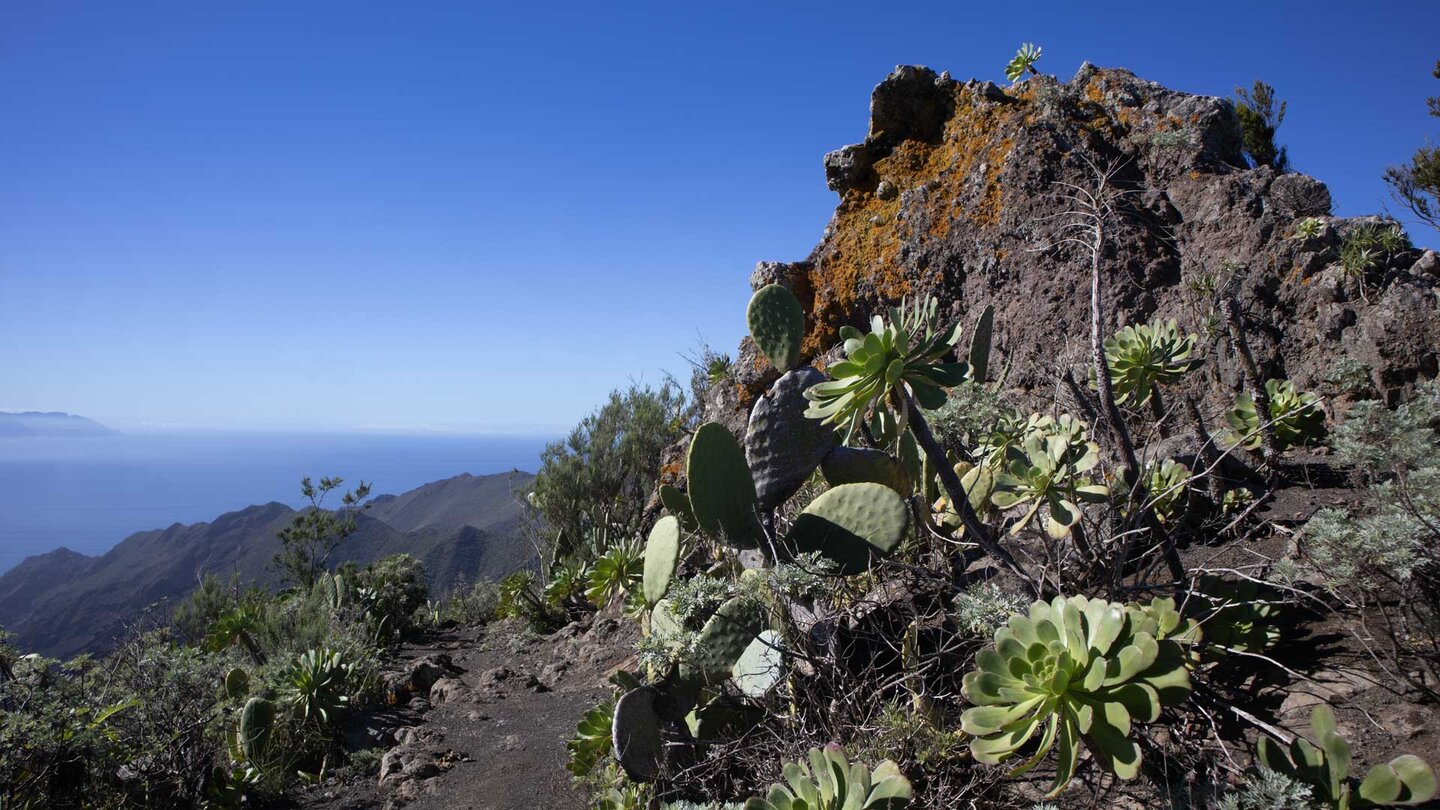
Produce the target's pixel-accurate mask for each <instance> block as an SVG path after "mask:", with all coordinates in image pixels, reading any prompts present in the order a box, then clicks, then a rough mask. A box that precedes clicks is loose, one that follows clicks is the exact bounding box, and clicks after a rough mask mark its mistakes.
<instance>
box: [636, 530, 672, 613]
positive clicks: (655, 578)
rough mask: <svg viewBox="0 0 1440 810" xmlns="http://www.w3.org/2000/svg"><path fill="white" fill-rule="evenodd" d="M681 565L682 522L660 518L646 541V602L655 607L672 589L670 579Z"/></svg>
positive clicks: (644, 583)
mask: <svg viewBox="0 0 1440 810" xmlns="http://www.w3.org/2000/svg"><path fill="white" fill-rule="evenodd" d="M679 563H680V521H679V520H678V519H677V518H676V517H675V516H674V515H670V516H667V517H663V518H660V519H659V520H657V521H655V525H654V527H652V528H651V529H650V538H649V539H648V540H646V541H645V573H644V582H643V585H644V588H645V601H646V603H648V604H651V605H654V604H655V603H657V602H659V601H660V600H661V599H662V598H664V596H665V592H666V591H667V590H669V589H670V578H671V577H673V576H675V566H676V565H679Z"/></svg>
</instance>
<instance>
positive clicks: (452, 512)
mask: <svg viewBox="0 0 1440 810" xmlns="http://www.w3.org/2000/svg"><path fill="white" fill-rule="evenodd" d="M533 480H535V476H533V475H531V474H530V473H527V472H520V471H518V470H517V471H515V472H513V473H511V474H510V475H478V476H477V475H470V474H468V473H466V474H464V475H457V476H455V477H454V478H446V479H445V480H444V481H435V482H434V483H430V484H426V485H425V486H423V487H420V488H419V489H412V490H410V491H409V492H406V493H404V494H403V495H381V496H379V497H377V498H374V499H372V500H371V501H370V508H369V509H368V510H366V514H368V515H370V517H373V518H375V519H376V520H380V521H383V522H385V523H388V524H390V525H391V526H393V527H394V528H396V529H399V530H400V531H402V532H412V531H415V530H416V529H429V528H459V527H461V526H474V527H475V528H477V529H490V528H492V527H494V526H497V525H500V523H503V522H505V521H508V520H510V519H511V517H512V516H513V514H514V510H513V507H514V506H515V504H514V499H515V498H516V497H517V496H516V495H515V491H517V490H520V489H523V488H524V487H525V486H526V485H528V484H529V483H530V482H531V481H533Z"/></svg>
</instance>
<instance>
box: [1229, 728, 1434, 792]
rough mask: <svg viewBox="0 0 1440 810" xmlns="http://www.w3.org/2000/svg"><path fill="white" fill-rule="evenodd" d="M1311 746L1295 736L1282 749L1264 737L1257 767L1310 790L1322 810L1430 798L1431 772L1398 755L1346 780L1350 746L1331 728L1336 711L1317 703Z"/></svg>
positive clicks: (1413, 758)
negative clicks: (1356, 778) (1354, 780)
mask: <svg viewBox="0 0 1440 810" xmlns="http://www.w3.org/2000/svg"><path fill="white" fill-rule="evenodd" d="M1310 732H1311V734H1312V735H1314V737H1315V742H1314V743H1311V742H1310V741H1309V740H1306V739H1304V738H1302V737H1300V736H1296V737H1295V739H1294V741H1292V742H1291V743H1290V746H1289V750H1288V751H1285V750H1283V749H1281V748H1280V747H1279V746H1277V745H1275V744H1274V743H1273V742H1271V740H1270V739H1269V738H1268V737H1261V738H1260V741H1259V743H1258V745H1257V747H1256V760H1257V762H1258V764H1259V765H1260V766H1262V767H1264V768H1266V769H1268V770H1271V771H1276V772H1278V773H1282V774H1285V775H1286V776H1288V777H1290V778H1292V779H1294V780H1296V781H1299V782H1302V783H1304V784H1306V785H1309V786H1310V789H1311V791H1312V796H1313V797H1314V798H1315V799H1316V800H1318V801H1319V802H1321V803H1322V804H1323V805H1324V806H1325V807H1327V808H1333V810H1351V808H1357V809H1358V808H1363V807H1393V806H1400V805H1415V804H1424V803H1425V802H1428V801H1430V800H1431V799H1433V798H1435V794H1436V782H1435V772H1434V771H1433V770H1432V769H1431V768H1430V766H1429V765H1428V764H1426V763H1425V761H1424V760H1422V759H1420V758H1419V757H1416V756H1411V755H1408V754H1406V755H1403V756H1399V757H1396V758H1395V759H1392V760H1390V761H1389V762H1387V763H1384V764H1381V765H1376V766H1375V767H1373V768H1371V769H1370V771H1369V773H1367V774H1366V775H1365V779H1364V780H1362V781H1361V782H1360V783H1359V784H1358V785H1356V784H1353V783H1352V781H1351V779H1350V746H1349V744H1348V743H1346V742H1345V739H1344V738H1343V737H1341V736H1340V734H1339V733H1338V732H1337V731H1336V728H1335V713H1334V712H1333V711H1331V709H1330V707H1329V706H1327V705H1325V704H1323V703H1321V704H1319V705H1317V706H1316V707H1315V708H1314V709H1312V710H1311V713H1310Z"/></svg>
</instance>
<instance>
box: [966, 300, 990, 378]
mask: <svg viewBox="0 0 1440 810" xmlns="http://www.w3.org/2000/svg"><path fill="white" fill-rule="evenodd" d="M994 329H995V307H992V306H987V307H985V311H984V312H982V313H980V320H978V321H976V322H975V331H974V332H971V333H970V379H971V380H973V381H974V382H975V383H976V384H977V385H979V384H982V383H984V382H985V375H986V374H988V373H989V371H990V334H991V332H993V331H994Z"/></svg>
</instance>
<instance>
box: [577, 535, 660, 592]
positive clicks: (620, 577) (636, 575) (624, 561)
mask: <svg viewBox="0 0 1440 810" xmlns="http://www.w3.org/2000/svg"><path fill="white" fill-rule="evenodd" d="M644 572H645V553H644V551H643V550H642V549H641V547H640V543H639V541H638V540H637V539H634V538H631V539H626V540H619V541H616V542H613V543H611V544H610V547H609V548H607V549H605V553H604V554H601V555H600V556H599V557H596V558H595V563H594V564H593V565H591V566H590V584H589V586H588V587H587V588H586V589H585V598H586V599H588V600H589V601H590V603H591V604H593V605H598V606H600V607H604V606H606V605H608V604H610V602H612V601H614V600H616V599H624V598H626V597H627V596H629V595H630V594H631V593H632V592H633V591H634V590H635V587H636V586H637V585H641V584H642V578H643V577H644Z"/></svg>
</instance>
